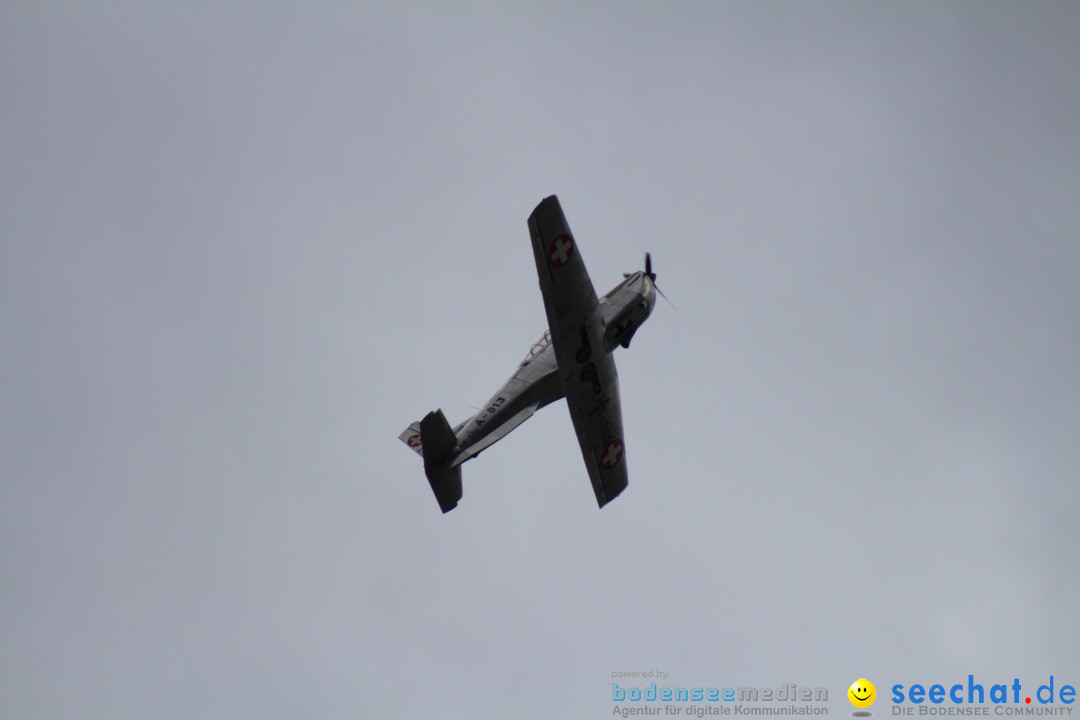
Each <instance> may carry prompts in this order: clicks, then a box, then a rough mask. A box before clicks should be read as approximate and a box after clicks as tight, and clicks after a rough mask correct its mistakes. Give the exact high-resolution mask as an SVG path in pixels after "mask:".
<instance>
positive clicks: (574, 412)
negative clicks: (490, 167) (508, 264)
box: [398, 195, 663, 513]
mask: <svg viewBox="0 0 1080 720" xmlns="http://www.w3.org/2000/svg"><path fill="white" fill-rule="evenodd" d="M529 234H530V235H531V236H532V249H533V258H534V259H535V261H536V272H537V275H538V277H539V279H540V292H541V294H542V295H543V297H544V310H545V311H546V313H547V319H548V329H547V331H545V332H544V334H543V335H541V336H540V339H539V340H537V341H536V342H535V343H533V345H532V347H531V348H529V352H528V354H527V355H526V356H525V359H523V360H522V361H521V363H520V364H519V365H518V366H517V369H516V370H515V371H514V374H513V375H511V376H510V379H509V380H507V381H506V383H505V384H504V385H503V386H502V387H501V388H499V389H498V391H496V393H495V394H494V395H492V396H491V399H489V400H488V401H487V402H486V403H484V405H483V406H482V407H481V408H480V409H479V410H478V411H477V413H476V414H475V415H473V416H472V417H470V418H469V419H467V420H465V421H463V422H461V423H458V424H457V425H456V426H454V427H451V426H450V423H449V422H448V421H447V419H446V416H445V415H444V414H443V412H442V410H441V409H439V410H433V411H432V412H430V413H428V414H427V415H426V416H425V417H424V419H423V420H420V421H418V422H413V423H411V424H410V425H409V426H408V427H407V428H405V430H404V431H402V433H401V434H400V435H399V436H398V437H399V439H400V440H401V441H402V442H404V443H405V444H406V445H408V446H409V447H410V448H412V449H413V450H414V451H415V452H416V453H417V454H419V455H420V456H421V457H423V459H424V472H425V474H426V475H427V478H428V482H429V483H430V485H431V489H432V491H433V492H434V493H435V499H436V500H437V501H438V503H439V508H440V509H441V510H442V511H443V513H447V512H450V511H451V510H453V509H454V508H455V507H457V504H458V501H459V500H461V464H462V463H464V462H465V461H467V460H471V459H472V458H475V457H476V456H477V455H479V454H480V453H481V452H483V451H484V450H486V449H487V448H489V447H491V446H492V445H493V444H494V443H496V442H497V441H499V440H501V439H502V438H504V437H506V435H508V434H509V433H510V431H512V430H513V429H514V428H516V427H518V426H519V425H521V424H522V423H523V422H525V421H526V420H528V419H529V418H530V417H532V415H533V413H535V412H536V411H537V410H539V409H540V408H542V407H544V406H546V405H550V404H551V403H553V402H555V401H556V400H560V399H562V398H564V397H565V398H566V404H567V407H568V408H569V410H570V418H571V420H572V421H573V423H574V431H575V433H576V434H577V439H578V444H579V445H580V446H581V456H582V459H584V461H585V467H586V469H587V470H588V473H589V480H590V481H591V482H592V487H593V492H594V493H595V495H596V502H597V505H598V506H599V507H601V508H602V507H604V506H605V505H606V504H608V503H609V502H611V501H612V500H614V499H615V498H616V497H617V496H618V495H619V493H621V492H622V491H623V490H625V489H626V486H627V484H628V480H627V471H626V446H625V444H624V441H623V426H622V407H621V404H620V402H619V376H618V373H617V372H616V370H615V360H614V358H612V353H613V352H614V350H615V348H617V347H619V346H622V347H624V348H628V347H630V340H631V339H632V338H633V337H634V333H636V332H637V330H638V328H639V327H641V325H642V323H644V322H645V320H646V319H647V318H648V317H649V314H650V313H652V310H653V304H654V301H655V298H656V293H657V292H659V289H658V288H657V287H656V274H655V273H654V272H653V271H652V260H651V258H650V257H649V254H648V253H646V254H645V269H644V270H638V271H637V272H635V273H626V274H625V275H624V276H623V281H622V282H621V283H619V284H618V285H616V286H615V287H614V288H612V289H611V290H610V291H609V292H608V293H607V294H606V295H604V296H603V297H599V298H598V297H597V296H596V291H595V290H593V285H592V281H591V280H590V279H589V274H588V272H586V270H585V263H584V261H583V260H582V259H581V252H580V251H579V248H578V244H577V241H576V240H575V239H574V236H573V235H572V234H571V232H570V227H569V226H568V225H567V223H566V217H565V216H564V215H563V211H562V207H561V206H560V205H559V200H558V198H557V197H555V196H554V195H552V196H551V197H548V198H545V199H544V200H542V201H541V202H540V204H539V205H537V206H536V209H535V210H533V212H532V214H531V215H530V216H529ZM661 295H663V293H661Z"/></svg>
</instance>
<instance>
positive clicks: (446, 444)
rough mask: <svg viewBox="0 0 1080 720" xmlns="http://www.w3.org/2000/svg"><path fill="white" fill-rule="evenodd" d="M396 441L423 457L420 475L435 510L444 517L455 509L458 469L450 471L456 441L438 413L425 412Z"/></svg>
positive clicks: (451, 430) (459, 477)
mask: <svg viewBox="0 0 1080 720" xmlns="http://www.w3.org/2000/svg"><path fill="white" fill-rule="evenodd" d="M398 437H399V438H400V439H401V441H402V442H404V443H405V444H406V445H408V446H409V447H411V448H412V449H413V450H415V451H416V452H418V453H419V454H421V455H422V456H423V457H424V473H425V474H426V475H427V479H428V483H430V484H431V490H432V491H433V492H434V493H435V499H436V500H438V501H439V508H440V509H441V510H442V511H443V512H444V513H448V512H450V511H451V510H453V509H454V508H455V507H457V504H458V500H460V499H461V465H455V466H454V467H450V460H451V459H453V454H454V448H455V447H456V446H457V437H456V436H455V435H454V430H453V428H451V427H450V423H448V422H447V421H446V416H445V415H443V412H442V410H434V411H432V412H429V413H428V414H427V415H426V416H425V417H424V419H423V420H421V421H420V422H419V423H415V422H414V423H412V424H411V425H409V427H407V428H405V430H404V431H403V432H402V433H401V435H399V436H398Z"/></svg>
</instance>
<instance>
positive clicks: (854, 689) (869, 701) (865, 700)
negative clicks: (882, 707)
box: [847, 678, 877, 708]
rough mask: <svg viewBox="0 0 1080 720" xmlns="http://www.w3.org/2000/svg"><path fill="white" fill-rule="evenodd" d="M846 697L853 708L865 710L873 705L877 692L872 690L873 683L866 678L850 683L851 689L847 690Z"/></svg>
mask: <svg viewBox="0 0 1080 720" xmlns="http://www.w3.org/2000/svg"><path fill="white" fill-rule="evenodd" d="M847 696H848V700H850V701H851V704H852V705H854V706H855V707H857V708H867V707H870V706H871V705H873V704H874V698H875V697H877V690H876V689H875V688H874V683H872V682H870V681H869V680H867V679H866V678H859V679H858V680H856V681H855V682H853V683H851V687H849V688H848V689H847Z"/></svg>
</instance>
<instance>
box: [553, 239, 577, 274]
mask: <svg viewBox="0 0 1080 720" xmlns="http://www.w3.org/2000/svg"><path fill="white" fill-rule="evenodd" d="M572 257H574V238H572V237H570V236H569V235H560V236H559V237H557V238H555V240H553V241H552V243H551V245H550V246H549V247H548V260H550V261H551V264H552V265H554V266H555V267H557V268H559V267H562V266H563V265H565V264H566V263H568V262H570V258H572Z"/></svg>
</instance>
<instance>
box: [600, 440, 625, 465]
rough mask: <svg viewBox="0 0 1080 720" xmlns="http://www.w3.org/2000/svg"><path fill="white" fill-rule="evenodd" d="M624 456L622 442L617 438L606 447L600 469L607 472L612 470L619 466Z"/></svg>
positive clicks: (601, 457)
mask: <svg viewBox="0 0 1080 720" xmlns="http://www.w3.org/2000/svg"><path fill="white" fill-rule="evenodd" d="M622 456H623V444H622V440H620V439H619V438H615V439H614V440H612V441H611V442H609V443H608V444H607V445H606V446H605V447H604V452H603V453H601V454H600V467H602V468H604V469H605V470H610V469H611V468H613V467H615V466H616V465H618V464H619V461H620V460H622Z"/></svg>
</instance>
